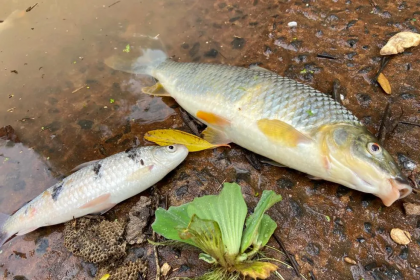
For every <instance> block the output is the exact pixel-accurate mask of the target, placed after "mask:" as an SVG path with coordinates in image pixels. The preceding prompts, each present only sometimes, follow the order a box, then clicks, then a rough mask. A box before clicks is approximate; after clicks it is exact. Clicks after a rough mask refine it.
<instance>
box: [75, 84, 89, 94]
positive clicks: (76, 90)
mask: <svg viewBox="0 0 420 280" xmlns="http://www.w3.org/2000/svg"><path fill="white" fill-rule="evenodd" d="M85 86H87V85H83V86H81V87H79V88H76V89H75V90H73V91H72V92H71V93H76V92H78V91H79V90H81V89H82V88H84V87H85Z"/></svg>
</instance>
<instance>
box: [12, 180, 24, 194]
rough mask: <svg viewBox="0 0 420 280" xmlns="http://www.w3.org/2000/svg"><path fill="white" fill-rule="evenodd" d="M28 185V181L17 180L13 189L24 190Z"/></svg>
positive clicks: (16, 190)
mask: <svg viewBox="0 0 420 280" xmlns="http://www.w3.org/2000/svg"><path fill="white" fill-rule="evenodd" d="M25 187H26V182H25V181H17V182H16V183H15V184H14V185H13V190H14V191H15V192H18V191H21V190H24V189H25Z"/></svg>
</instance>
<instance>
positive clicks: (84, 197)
mask: <svg viewBox="0 0 420 280" xmlns="http://www.w3.org/2000/svg"><path fill="white" fill-rule="evenodd" d="M187 155H188V150H187V148H186V147H185V146H183V145H172V146H164V147H158V146H150V147H140V148H133V149H130V150H127V151H125V152H121V153H118V154H115V155H113V156H110V157H107V158H105V159H102V160H99V161H95V162H93V163H91V164H88V165H87V166H86V167H84V168H82V169H80V170H78V171H77V172H75V173H73V174H71V175H70V176H68V177H66V178H64V179H63V180H62V181H60V182H58V183H56V184H55V185H54V186H52V187H50V188H49V189H47V190H45V191H44V192H43V193H41V194H40V195H39V196H37V197H36V198H35V199H33V200H32V201H31V202H29V203H28V204H26V205H25V206H24V207H22V208H21V209H19V210H18V211H17V212H16V213H15V214H13V215H12V216H11V217H10V218H7V219H5V217H6V216H5V215H4V214H2V216H0V246H1V245H2V244H3V243H4V242H5V241H6V240H7V239H8V238H9V237H11V236H13V235H14V234H17V235H23V234H26V233H28V232H31V231H33V230H35V229H37V228H39V227H44V226H49V225H55V224H59V223H63V222H66V221H69V220H71V219H74V218H78V217H81V216H84V215H87V214H91V213H103V212H106V211H107V210H109V209H110V208H112V207H113V206H115V205H116V204H118V203H119V202H121V201H123V200H125V199H127V198H129V197H132V196H134V195H136V194H138V193H140V192H142V191H143V190H145V189H147V188H149V187H151V186H152V185H153V184H155V183H157V182H158V181H160V180H161V179H162V178H163V177H164V176H166V174H168V173H169V172H170V171H172V170H173V169H174V168H175V167H177V166H178V165H179V164H180V163H181V162H182V161H183V160H184V159H185V158H186V156H187Z"/></svg>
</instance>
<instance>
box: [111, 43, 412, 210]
mask: <svg viewBox="0 0 420 280" xmlns="http://www.w3.org/2000/svg"><path fill="white" fill-rule="evenodd" d="M105 63H106V64H107V65H108V66H110V67H112V68H114V69H117V70H122V71H125V72H129V73H136V74H147V75H151V76H153V77H155V78H156V79H158V81H159V82H158V84H157V85H156V86H154V87H149V88H145V89H144V90H143V91H144V92H145V93H148V94H152V95H158V96H159V95H160V96H162V95H164V94H158V93H157V92H156V91H155V90H156V89H158V88H160V87H163V88H164V89H165V90H166V91H167V92H168V93H169V96H171V97H173V98H174V99H175V100H176V101H177V102H178V103H179V105H180V106H181V107H183V108H184V109H185V110H187V111H188V112H189V113H190V114H191V115H193V116H195V117H197V118H198V119H200V120H201V121H202V122H204V123H205V124H206V125H207V126H208V127H207V129H206V130H205V131H204V137H205V139H207V140H209V141H210V142H213V143H229V142H234V143H236V144H238V145H240V146H242V147H244V148H247V149H249V150H251V151H253V152H255V153H258V154H260V155H263V156H265V157H267V158H269V159H272V160H274V161H276V162H278V163H280V164H282V165H285V166H288V167H291V168H294V169H297V170H299V171H302V172H305V173H308V174H310V175H312V176H314V177H318V178H322V179H326V180H329V181H332V182H336V183H339V184H342V185H344V186H347V187H350V188H353V189H356V190H360V191H363V192H367V193H372V194H375V195H377V196H378V197H380V198H381V199H382V201H383V202H384V204H385V205H387V206H389V205H391V204H392V203H393V202H394V201H395V200H397V199H398V198H400V197H404V196H406V195H408V194H409V193H410V192H411V187H410V186H409V184H408V182H407V180H406V179H405V178H404V176H403V175H402V174H401V171H400V170H399V169H398V167H397V165H396V164H395V162H394V160H393V159H392V157H391V156H390V155H389V153H388V152H387V151H386V150H385V149H383V148H382V147H381V146H380V145H379V144H377V140H376V139H375V137H374V136H372V134H370V133H369V132H368V131H367V129H366V128H365V127H364V126H363V125H362V124H361V123H360V122H359V121H358V119H357V118H356V117H355V116H354V115H353V114H352V113H351V112H349V111H348V110H347V109H346V108H345V107H343V106H342V105H340V104H339V103H337V102H336V101H334V100H333V99H332V98H330V97H329V96H326V95H325V94H323V93H321V92H320V91H318V90H316V89H314V88H312V87H310V86H307V85H304V84H301V83H298V82H296V81H294V80H291V79H288V78H285V77H281V76H279V75H277V74H276V73H273V72H271V71H268V70H265V69H262V68H252V69H247V68H242V67H235V66H228V65H217V64H201V63H180V62H174V61H171V60H168V59H166V57H165V55H164V54H163V52H161V51H156V50H145V51H144V54H143V56H141V57H139V58H137V59H135V60H134V61H133V60H131V61H126V60H123V59H120V58H119V57H115V56H114V57H111V58H108V59H107V60H106V61H105Z"/></svg>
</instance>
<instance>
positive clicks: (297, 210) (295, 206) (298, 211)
mask: <svg viewBox="0 0 420 280" xmlns="http://www.w3.org/2000/svg"><path fill="white" fill-rule="evenodd" d="M290 207H291V209H292V213H291V214H292V217H301V216H302V215H303V209H302V207H301V206H300V205H299V203H298V202H297V201H295V200H293V199H291V200H290Z"/></svg>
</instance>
